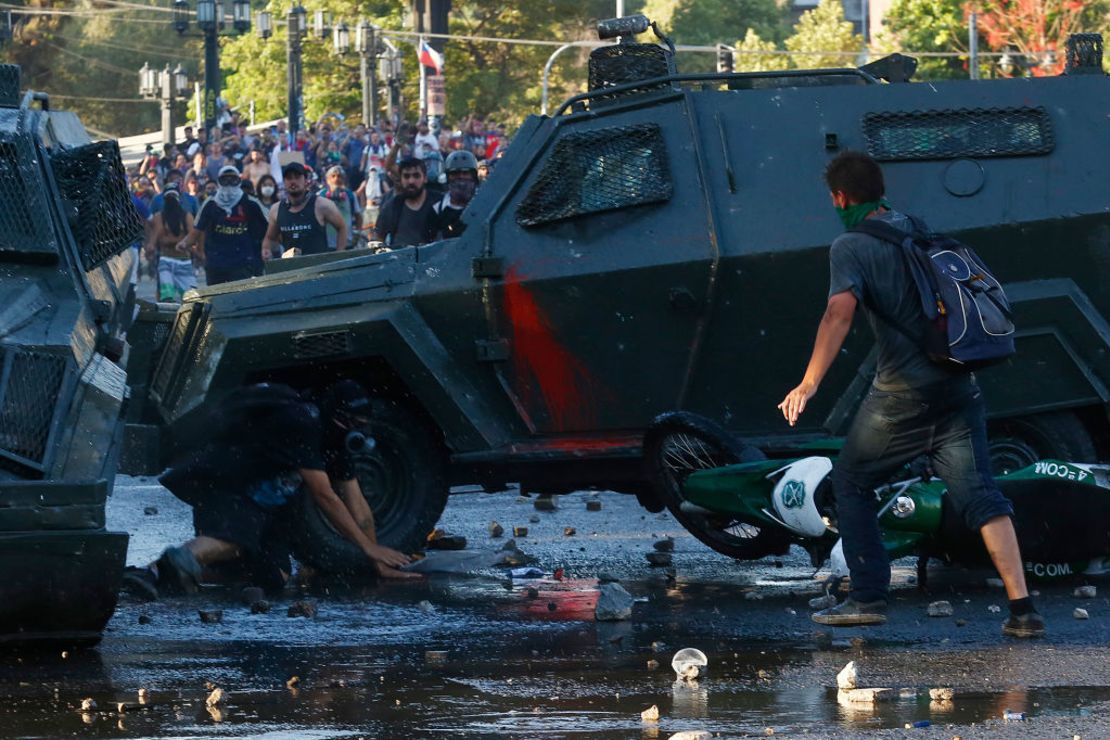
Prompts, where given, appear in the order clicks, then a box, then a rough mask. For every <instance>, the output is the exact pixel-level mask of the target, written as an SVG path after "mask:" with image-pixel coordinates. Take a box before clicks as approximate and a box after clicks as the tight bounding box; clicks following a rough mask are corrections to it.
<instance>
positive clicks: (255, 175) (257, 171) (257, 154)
mask: <svg viewBox="0 0 1110 740" xmlns="http://www.w3.org/2000/svg"><path fill="white" fill-rule="evenodd" d="M269 172H270V166H269V165H268V164H267V163H266V159H265V158H264V157H263V156H262V152H261V151H259V150H258V149H251V150H250V152H248V153H247V159H246V164H244V165H243V180H245V181H249V182H250V183H251V184H252V185H254V186H255V187H256V188H257V187H258V181H259V180H261V179H262V176H263V175H267V174H269Z"/></svg>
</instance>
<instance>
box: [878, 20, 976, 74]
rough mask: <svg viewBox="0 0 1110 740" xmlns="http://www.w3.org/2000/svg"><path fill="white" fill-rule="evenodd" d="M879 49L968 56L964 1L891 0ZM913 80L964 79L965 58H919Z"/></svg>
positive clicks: (965, 69) (965, 70)
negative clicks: (881, 47)
mask: <svg viewBox="0 0 1110 740" xmlns="http://www.w3.org/2000/svg"><path fill="white" fill-rule="evenodd" d="M883 25H884V27H885V28H884V30H885V34H884V36H883V39H882V41H881V42H880V46H883V47H887V48H888V49H889V50H890V51H902V50H905V51H908V52H910V53H912V52H950V53H957V54H961V55H966V54H967V33H968V31H967V21H966V20H965V15H964V0H894V3H893V4H892V5H891V6H890V10H889V11H888V12H887V14H886V17H885V18H884V19H883ZM917 61H918V66H917V72H916V74H915V75H914V78H915V79H922V80H943V79H957V78H958V79H966V78H967V76H968V72H967V57H966V56H962V57H961V56H953V57H920V58H919V59H918V60H917Z"/></svg>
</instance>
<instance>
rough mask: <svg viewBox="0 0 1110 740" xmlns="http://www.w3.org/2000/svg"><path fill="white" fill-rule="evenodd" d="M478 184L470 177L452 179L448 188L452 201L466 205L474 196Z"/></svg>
mask: <svg viewBox="0 0 1110 740" xmlns="http://www.w3.org/2000/svg"><path fill="white" fill-rule="evenodd" d="M475 187H476V185H475V183H474V181H473V180H471V179H470V178H466V179H460V180H452V181H451V182H449V183H447V190H448V192H450V193H451V201H452V202H453V203H456V204H459V205H466V204H467V203H469V202H470V199H471V198H473V197H474V189H475Z"/></svg>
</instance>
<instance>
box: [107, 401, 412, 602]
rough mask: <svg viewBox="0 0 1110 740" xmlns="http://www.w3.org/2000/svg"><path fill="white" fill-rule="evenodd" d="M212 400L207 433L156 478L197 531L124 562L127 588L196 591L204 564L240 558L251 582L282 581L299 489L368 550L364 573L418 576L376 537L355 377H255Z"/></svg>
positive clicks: (365, 413) (363, 412) (363, 413)
mask: <svg viewBox="0 0 1110 740" xmlns="http://www.w3.org/2000/svg"><path fill="white" fill-rule="evenodd" d="M218 408H219V410H218V411H217V412H216V413H215V415H214V418H213V419H212V420H211V423H210V424H207V425H206V438H205V439H204V440H201V441H199V443H198V444H197V445H196V446H194V447H192V448H191V449H190V450H189V451H188V452H187V453H186V454H185V455H184V456H183V458H182V459H180V460H179V461H177V462H176V463H175V464H174V465H173V466H172V467H171V468H170V469H169V470H167V471H166V473H165V474H163V476H162V477H161V479H160V481H161V483H162V484H163V485H164V486H165V487H166V488H168V489H169V490H170V492H171V493H173V494H174V495H175V496H177V497H178V498H180V499H182V500H183V501H185V502H186V503H188V504H189V505H190V506H191V507H193V526H194V529H195V537H194V538H193V539H191V540H189V541H188V542H186V543H184V544H183V545H181V546H179V547H169V548H167V549H166V550H165V551H164V552H163V553H162V555H161V557H159V558H158V560H156V561H155V562H154V563H151V564H150V565H148V566H147V567H145V568H133V569H128V571H127V573H125V576H124V582H125V587H126V588H128V590H130V591H131V592H132V593H135V594H136V595H139V596H142V597H144V598H148V599H156V598H158V596H159V595H160V594H180V593H196V592H197V590H198V588H199V586H200V582H201V579H202V571H203V569H204V568H205V567H208V566H213V565H216V564H219V563H227V562H229V561H242V562H243V563H244V565H245V566H246V568H247V575H248V582H249V583H251V584H252V585H256V586H261V587H262V588H265V589H267V590H268V591H271V592H273V591H280V590H281V589H282V587H283V586H284V585H285V583H286V581H287V579H288V577H289V574H290V572H291V570H292V568H291V564H290V554H291V547H290V541H289V531H290V527H291V526H292V525H293V514H294V511H295V509H296V507H295V506H293V503H294V502H295V501H296V500H297V499H299V498H302V497H309V498H310V499H311V501H312V502H313V503H314V504H315V505H316V506H317V507H318V508H319V510H320V511H321V512H322V513H323V515H324V517H325V518H326V519H327V521H328V522H329V523H330V524H331V525H332V526H333V527H334V528H335V529H336V531H338V532H339V533H340V534H342V535H343V536H344V537H346V538H347V539H348V540H350V541H351V542H352V543H354V544H355V545H356V546H357V547H358V548H359V549H360V550H361V551H362V552H363V553H364V554H365V555H366V568H367V572H368V573H371V574H376V575H377V576H379V577H382V578H410V579H414V578H419V577H420V576H419V575H417V574H415V573H406V572H404V571H400V570H397V568H399V567H402V566H404V565H406V564H408V563H409V562H411V558H410V557H409V556H407V555H405V554H403V553H400V552H398V551H396V550H393V549H391V548H388V547H385V546H383V545H379V544H378V543H377V538H376V532H375V525H374V515H373V512H372V511H371V510H370V507H369V505H368V504H367V502H366V498H365V497H364V496H363V493H362V491H361V489H360V487H359V482H358V479H357V477H356V476H355V470H354V462H353V458H352V455H353V454H354V453H353V452H352V448H355V447H357V446H359V445H365V439H364V438H361V439H360V436H359V432H358V430H359V429H360V428H362V427H364V426H365V425H366V423H367V422H368V420H369V418H370V415H371V401H370V398H369V397H368V396H367V394H366V391H365V390H364V389H363V388H362V386H360V385H359V384H358V383H356V382H354V381H352V380H340V381H338V382H336V383H333V384H332V385H331V386H329V387H327V388H326V389H325V390H324V391H323V392H321V393H319V394H306V395H302V394H299V393H297V392H296V391H295V390H293V389H292V388H289V387H287V386H280V385H255V386H249V387H247V388H244V389H241V390H240V391H237V392H236V394H235V396H233V397H231V398H228V399H227V400H226V402H225V403H224V404H222V405H221V406H220V407H218Z"/></svg>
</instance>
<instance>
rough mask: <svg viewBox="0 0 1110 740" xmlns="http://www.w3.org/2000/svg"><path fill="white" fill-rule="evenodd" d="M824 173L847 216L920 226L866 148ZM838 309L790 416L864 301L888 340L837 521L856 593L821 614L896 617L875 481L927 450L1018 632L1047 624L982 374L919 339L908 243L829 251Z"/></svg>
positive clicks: (847, 450) (844, 245)
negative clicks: (996, 460)
mask: <svg viewBox="0 0 1110 740" xmlns="http://www.w3.org/2000/svg"><path fill="white" fill-rule="evenodd" d="M825 180H826V183H827V184H828V187H829V190H830V192H831V196H832V200H833V204H834V205H835V206H836V209H837V213H838V214H839V216H840V218H841V221H842V222H843V223H844V225H845V226H846V227H847V228H849V229H851V228H852V227H854V226H855V225H857V224H858V223H860V222H862V221H864V220H865V219H875V220H878V221H881V222H885V223H887V224H890V225H891V226H893V227H895V228H897V229H899V230H901V231H904V232H907V233H911V232H912V231H913V230H914V228H915V225H914V223H913V222H912V221H911V220H910V219H909V218H908V217H907V216H905V215H904V214H902V213H899V212H898V211H895V210H893V209H892V208H891V207H890V206H889V204H888V203H887V202H886V201H885V199H884V194H885V193H884V191H885V188H884V183H883V173H882V170H881V169H880V168H879V165H878V164H877V163H876V162H875V161H874V160H873V159H871V157H869V156H868V155H866V154H862V153H859V152H844V153H842V154H840V155H838V156H836V157H835V158H833V160H832V161H831V162H830V163H829V165H828V167H827V169H826V170H825ZM829 264H830V286H829V300H828V307H827V309H826V311H825V315H824V317H823V318H822V319H821V323H820V325H819V327H818V329H817V339H816V341H815V344H814V348H813V354H812V357H811V358H810V361H809V366H808V367H807V369H806V372H805V376H804V378H803V379H802V382H801V384H799V385H798V386H797V387H796V388H794V389H793V390H792V391H790V393H788V394H787V396H786V398H785V399H784V400H783V402H782V403H781V404H779V409H780V410H781V411H782V413H783V416H784V417H785V418H786V420H787V421H788V422H789V423H790V425H791V426H793V425H794V423H795V422H796V421H797V420H798V417H799V415H800V414H801V413H802V412H803V411H805V408H806V404H807V403H808V401H809V400H810V399H811V398H812V397H813V396H814V394H815V393H816V392H817V389H818V386H819V385H820V383H821V381H822V379H823V378H824V377H825V373H826V372H827V371H828V369H829V366H830V365H832V362H833V360H834V359H835V358H836V357H837V355H838V354H839V353H840V348H841V345H842V344H843V343H844V339H845V337H846V336H847V334H848V331H849V329H851V326H852V318H853V316H854V315H855V311H856V307H857V306H862V308H863V311H864V314H865V315H866V316H867V319H868V323H869V324H870V325H871V330H872V332H873V333H874V334H875V336H876V339H877V341H878V347H879V356H878V363H877V369H876V375H875V379H874V382H873V383H872V387H871V390H870V392H869V393H868V395H867V397H866V398H865V399H864V401H863V404H862V405H861V406H860V408H859V410H858V412H857V413H856V416H855V419H854V420H853V422H852V425H851V428H850V429H849V431H848V436H847V439H846V441H845V443H844V447H843V448H842V449H841V451H840V454H839V456H838V457H837V460H836V463H835V466H834V468H833V473H832V485H833V492H834V494H835V497H836V511H837V524H838V527H839V530H840V535H841V538H842V542H843V546H844V557H845V560H846V561H847V565H848V569H849V572H850V574H851V581H852V592H851V595H850V596H849V597H848V598H847V599H846V600H845V601H843V602H841V603H840V604H838V605H836V606H833V607H830V608H828V609H824V610H822V611H819V612H817V613H815V614H814V615H813V620H814V621H815V622H818V623H820V624H827V625H833V626H841V625H857V624H880V623H883V622H885V621H886V606H887V598H888V591H889V587H890V562H889V560H888V558H887V554H886V550H885V549H884V548H883V544H882V539H881V536H880V532H879V524H878V518H877V511H876V499H875V494H874V490H875V487H876V486H878V485H880V484H882V483H885V482H887V481H888V480H889V479H890V477H891V475H893V474H894V473H895V472H897V471H898V470H899V469H900V468H902V467H903V466H904V465H906V464H907V463H909V462H910V461H912V460H914V459H916V458H917V457H919V456H921V455H929V456H930V458H931V462H932V465H933V468H934V470H935V471H936V473H937V474H938V476H939V477H940V478H941V479H942V480H944V482H945V483H946V484H947V485H948V490H947V493H946V494H945V495H946V497H947V500H948V501H949V502H950V503H951V504H952V505H953V507H954V509H955V511H957V512H958V513H959V514H960V515H962V517H963V520H964V522H965V523H966V524H967V526H968V527H969V528H970V529H972V530H978V531H979V532H980V534H981V535H982V537H983V541H984V543H985V544H986V547H987V552H988V553H990V556H991V559H992V560H993V562H994V565H995V568H996V569H997V570H998V573H999V575H1000V576H1001V577H1002V582H1003V583H1004V584H1005V587H1006V593H1007V596H1008V597H1009V599H1010V616H1009V618H1008V619H1007V620H1006V622H1005V623H1004V624H1003V626H1002V631H1003V633H1004V634H1006V635H1009V636H1013V637H1036V636H1039V635H1042V634H1044V620H1043V619H1042V618H1041V616H1040V615H1039V614H1038V613H1037V612H1036V610H1035V609H1034V608H1033V602H1032V600H1031V599H1030V597H1029V592H1028V590H1027V588H1026V585H1025V575H1024V572H1023V570H1022V560H1021V553H1020V552H1019V549H1018V542H1017V537H1016V535H1015V534H1014V526H1013V522H1012V521H1011V518H1010V517H1011V516H1012V515H1013V507H1012V506H1011V504H1010V502H1009V501H1008V500H1007V499H1006V498H1005V497H1004V496H1003V495H1002V493H1001V491H1000V490H999V489H998V486H997V484H995V482H994V480H993V479H992V478H991V475H990V456H989V452H988V448H987V433H986V422H985V409H984V404H983V398H982V393H981V392H980V390H979V387H978V386H977V385H976V382H975V378H974V376H973V375H971V374H970V373H968V372H964V371H962V370H951V369H948V368H946V367H943V366H941V365H938V364H935V363H934V362H932V361H931V360H930V358H929V356H928V355H927V354H926V352H925V351H924V349H923V348H922V347H921V346H920V345H919V344H918V343H917V342H915V341H914V340H913V339H911V336H913V333H914V332H913V327H920V326H923V325H924V323H925V317H924V314H923V312H922V309H921V306H920V300H919V298H918V291H917V288H916V286H915V285H914V283H913V278H912V277H911V275H910V273H909V269H908V267H907V266H906V264H905V257H904V256H903V255H902V252H901V251H900V249H898V248H897V247H894V246H892V245H891V244H888V243H887V242H885V241H882V240H880V239H878V238H876V237H873V236H870V235H868V234H863V233H857V232H848V233H845V234H842V235H841V236H839V237H837V239H836V240H835V241H834V242H833V244H832V248H831V249H830V251H829Z"/></svg>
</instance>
